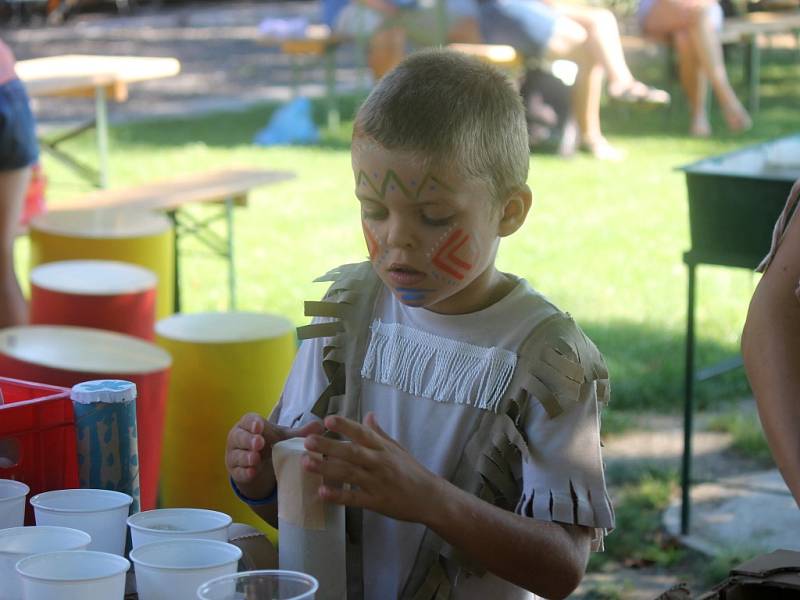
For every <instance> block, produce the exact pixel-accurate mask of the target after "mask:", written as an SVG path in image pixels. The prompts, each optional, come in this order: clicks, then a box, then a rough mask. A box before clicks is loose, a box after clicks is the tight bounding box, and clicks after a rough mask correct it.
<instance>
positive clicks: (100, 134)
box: [94, 86, 108, 188]
mask: <svg viewBox="0 0 800 600" xmlns="http://www.w3.org/2000/svg"><path fill="white" fill-rule="evenodd" d="M94 99H95V115H96V129H97V156H98V159H99V167H100V173H99V183H100V187H101V188H107V187H108V107H107V103H106V90H105V88H104V87H102V86H100V87H97V88H95V96H94Z"/></svg>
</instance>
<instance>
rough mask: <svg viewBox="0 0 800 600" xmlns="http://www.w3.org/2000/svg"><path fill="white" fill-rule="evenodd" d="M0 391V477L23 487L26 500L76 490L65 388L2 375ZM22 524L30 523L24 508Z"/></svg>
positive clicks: (74, 451)
mask: <svg viewBox="0 0 800 600" xmlns="http://www.w3.org/2000/svg"><path fill="white" fill-rule="evenodd" d="M0 390H1V391H2V392H3V399H4V404H2V405H0V479H15V480H17V481H22V482H24V483H26V484H27V485H28V487H30V488H31V496H33V495H34V494H38V493H40V492H46V491H48V490H59V489H65V488H76V487H78V455H77V446H76V438H75V417H74V414H73V412H72V401H71V400H70V397H69V394H70V390H69V389H67V388H63V387H57V386H53V385H45V384H41V383H31V382H28V381H19V380H17V379H8V378H6V377H0ZM25 524H26V525H33V511H32V509H31V507H30V505H29V504H27V505H26V507H25Z"/></svg>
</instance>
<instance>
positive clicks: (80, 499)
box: [31, 489, 133, 556]
mask: <svg viewBox="0 0 800 600" xmlns="http://www.w3.org/2000/svg"><path fill="white" fill-rule="evenodd" d="M132 502H133V498H131V497H130V496H129V495H128V494H123V493H122V492H114V491H112V490H96V489H72V490H54V491H52V492H44V493H42V494H37V495H35V496H34V497H33V498H31V506H33V512H34V514H35V515H36V524H37V525H56V526H58V527H72V528H74V529H80V530H81V531H85V532H86V533H88V534H89V535H90V536H92V542H91V543H90V544H89V548H88V549H89V550H95V551H97V552H110V553H111V554H119V555H120V556H123V555H124V553H125V533H126V532H127V529H126V527H125V520H126V519H127V518H128V510H129V508H130V505H131V503H132Z"/></svg>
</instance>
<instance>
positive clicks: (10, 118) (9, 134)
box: [0, 79, 39, 171]
mask: <svg viewBox="0 0 800 600" xmlns="http://www.w3.org/2000/svg"><path fill="white" fill-rule="evenodd" d="M38 159H39V144H38V143H37V141H36V122H35V121H34V118H33V113H32V112H31V106H30V101H29V100H28V94H27V92H26V91H25V86H24V85H22V82H21V81H20V80H19V79H12V80H11V81H7V82H6V83H4V84H2V85H0V171H12V170H15V169H21V168H23V167H27V166H29V165H32V164H34V163H36V161H37V160H38Z"/></svg>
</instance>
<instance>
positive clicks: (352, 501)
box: [317, 484, 369, 508]
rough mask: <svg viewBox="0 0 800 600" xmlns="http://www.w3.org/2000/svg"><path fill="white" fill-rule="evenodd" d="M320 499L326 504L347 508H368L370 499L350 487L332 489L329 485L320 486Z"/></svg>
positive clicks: (362, 492)
mask: <svg viewBox="0 0 800 600" xmlns="http://www.w3.org/2000/svg"><path fill="white" fill-rule="evenodd" d="M317 493H318V494H319V495H320V498H322V499H323V500H325V501H326V502H331V503H333V504H344V505H345V506H359V507H362V508H367V501H368V500H369V497H368V496H367V494H366V493H365V492H364V491H363V490H361V489H353V488H348V487H341V488H339V487H331V486H329V485H325V484H323V485H321V486H319V491H318V492H317Z"/></svg>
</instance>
